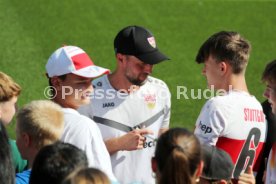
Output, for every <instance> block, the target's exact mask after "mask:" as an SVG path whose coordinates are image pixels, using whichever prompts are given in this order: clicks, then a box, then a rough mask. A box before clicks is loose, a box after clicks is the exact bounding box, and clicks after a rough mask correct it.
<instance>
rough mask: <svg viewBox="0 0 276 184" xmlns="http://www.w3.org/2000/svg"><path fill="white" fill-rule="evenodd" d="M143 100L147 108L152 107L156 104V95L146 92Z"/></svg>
mask: <svg viewBox="0 0 276 184" xmlns="http://www.w3.org/2000/svg"><path fill="white" fill-rule="evenodd" d="M144 100H145V102H146V104H147V106H148V108H149V109H153V108H154V107H155V104H156V95H155V94H147V95H145V96H144Z"/></svg>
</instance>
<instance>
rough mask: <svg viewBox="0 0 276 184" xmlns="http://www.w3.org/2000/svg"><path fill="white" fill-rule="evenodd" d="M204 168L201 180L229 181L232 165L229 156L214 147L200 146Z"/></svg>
mask: <svg viewBox="0 0 276 184" xmlns="http://www.w3.org/2000/svg"><path fill="white" fill-rule="evenodd" d="M202 150H203V162H204V167H203V171H202V174H201V177H202V178H205V179H209V180H230V179H231V178H232V172H233V169H234V164H233V162H232V159H231V157H230V155H229V154H228V153H227V152H225V151H224V150H222V149H220V148H217V147H215V146H206V145H202Z"/></svg>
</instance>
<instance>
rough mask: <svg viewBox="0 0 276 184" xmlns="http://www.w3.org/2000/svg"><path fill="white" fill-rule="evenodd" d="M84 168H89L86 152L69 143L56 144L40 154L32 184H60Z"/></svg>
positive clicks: (36, 159) (46, 147)
mask: <svg viewBox="0 0 276 184" xmlns="http://www.w3.org/2000/svg"><path fill="white" fill-rule="evenodd" d="M82 167H88V161H87V157H86V154H85V152H84V151H82V150H80V149H79V148H77V147H76V146H74V145H71V144H68V143H62V142H56V143H54V144H51V145H47V146H45V147H43V148H42V149H41V150H40V151H39V152H38V154H37V156H36V158H35V160H34V164H33V168H32V173H31V177H30V184H36V183H40V184H44V183H45V184H49V183H51V184H60V183H61V182H62V181H63V180H64V179H65V177H66V176H67V175H68V174H70V173H71V172H73V171H74V170H75V169H78V168H82Z"/></svg>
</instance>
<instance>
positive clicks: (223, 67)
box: [219, 61, 229, 75]
mask: <svg viewBox="0 0 276 184" xmlns="http://www.w3.org/2000/svg"><path fill="white" fill-rule="evenodd" d="M219 67H220V71H221V74H222V75H224V74H225V73H226V72H227V70H228V67H229V66H228V64H227V63H226V62H225V61H222V62H220V63H219Z"/></svg>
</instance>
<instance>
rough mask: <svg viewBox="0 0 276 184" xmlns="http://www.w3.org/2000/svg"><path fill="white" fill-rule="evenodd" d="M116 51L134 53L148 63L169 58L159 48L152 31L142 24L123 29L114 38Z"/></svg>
mask: <svg viewBox="0 0 276 184" xmlns="http://www.w3.org/2000/svg"><path fill="white" fill-rule="evenodd" d="M114 49H115V53H121V54H126V55H133V56H135V57H137V58H138V59H140V60H141V61H143V62H144V63H147V64H157V63H160V62H161V61H165V60H168V59H169V58H168V57H167V56H165V55H164V54H162V53H161V52H160V51H159V49H158V48H157V45H156V42H155V38H154V36H153V35H152V33H151V32H150V31H149V30H147V29H145V28H143V27H140V26H128V27H126V28H124V29H122V30H121V31H120V32H119V33H118V34H117V36H116V37H115V40H114Z"/></svg>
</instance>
